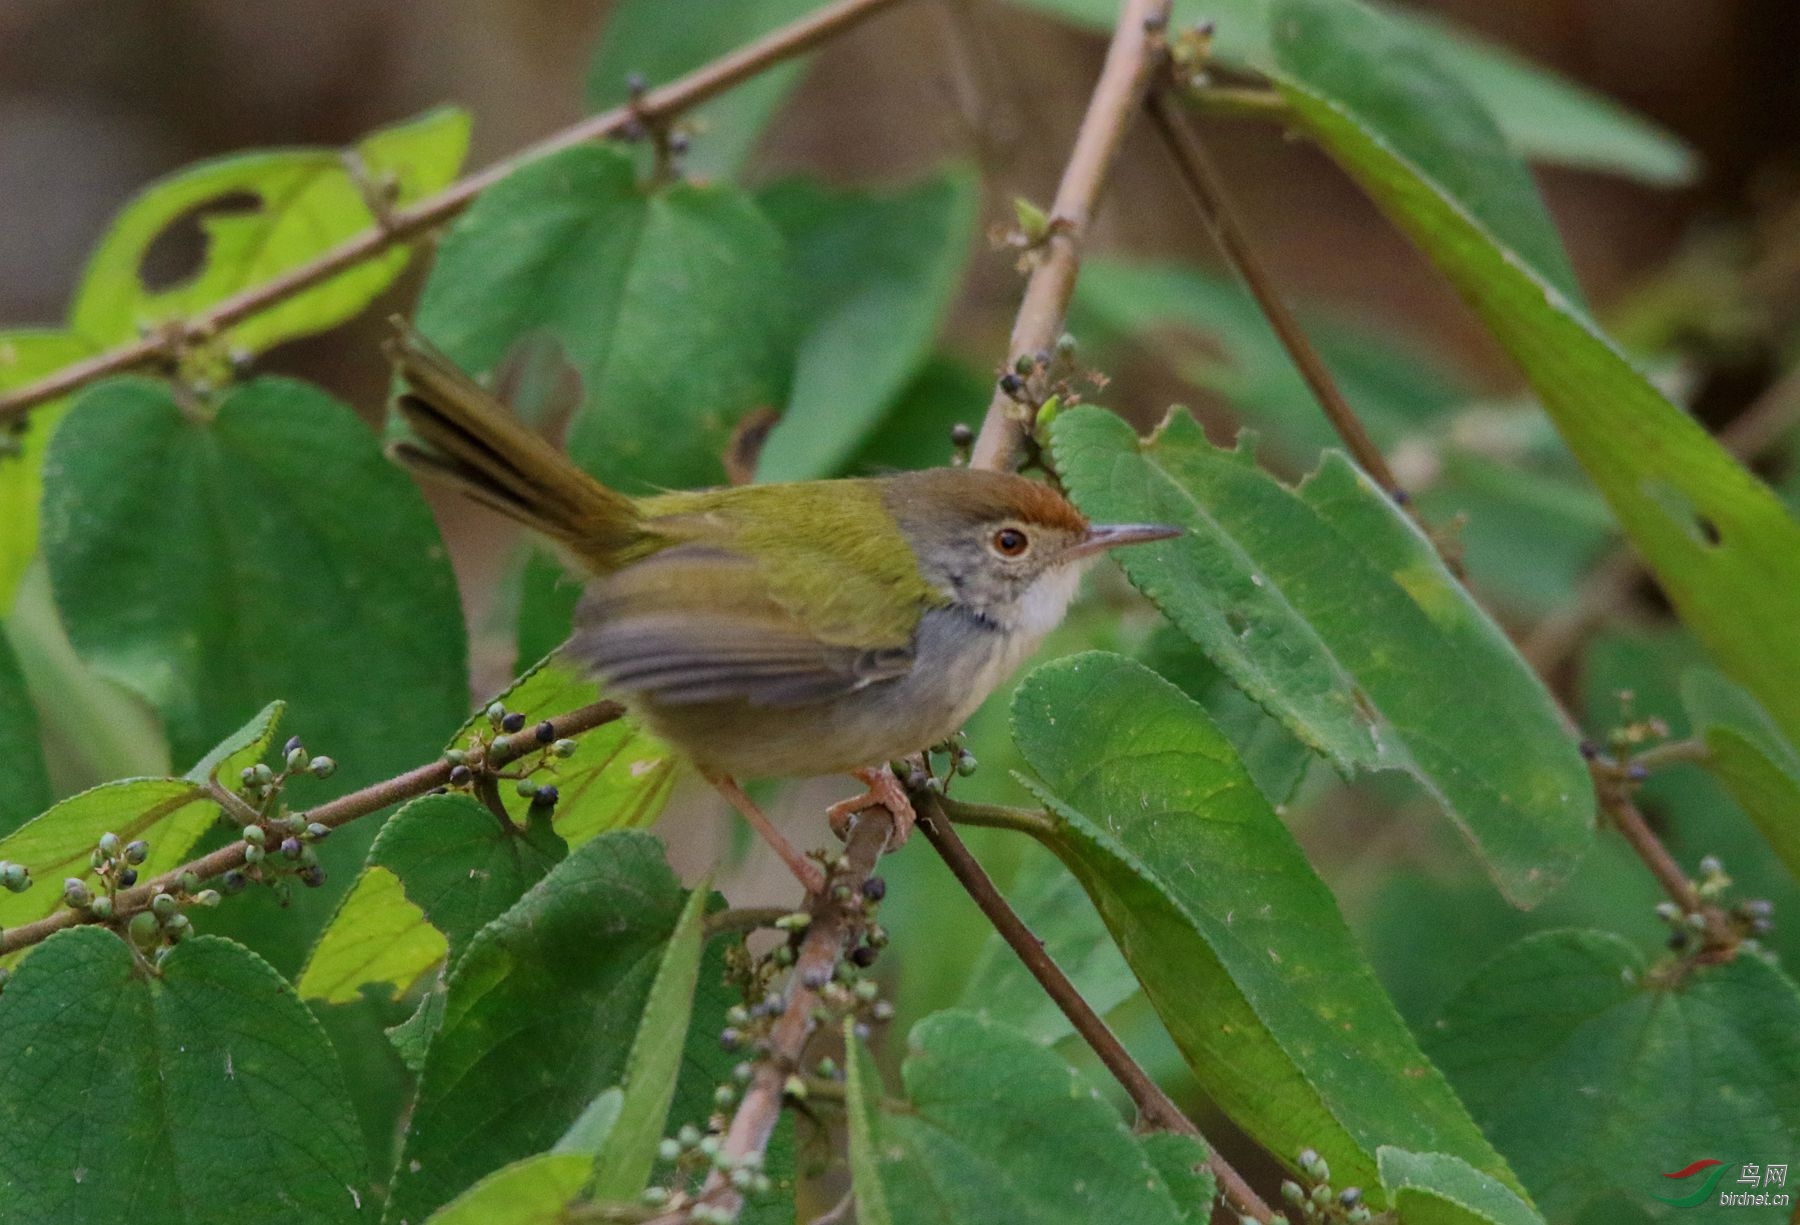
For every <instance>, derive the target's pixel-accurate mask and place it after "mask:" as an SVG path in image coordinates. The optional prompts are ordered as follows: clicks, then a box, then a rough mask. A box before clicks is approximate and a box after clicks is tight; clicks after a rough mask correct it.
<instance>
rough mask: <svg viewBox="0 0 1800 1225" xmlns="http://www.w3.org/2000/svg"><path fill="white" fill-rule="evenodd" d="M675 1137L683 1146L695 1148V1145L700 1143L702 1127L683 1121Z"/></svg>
mask: <svg viewBox="0 0 1800 1225" xmlns="http://www.w3.org/2000/svg"><path fill="white" fill-rule="evenodd" d="M675 1139H676V1140H677V1141H679V1142H680V1144H681V1147H682V1148H693V1147H694V1145H696V1144H698V1143H700V1129H699V1128H698V1127H695V1126H694V1125H693V1124H692V1123H683V1124H682V1125H681V1130H680V1131H678V1132H676V1133H675Z"/></svg>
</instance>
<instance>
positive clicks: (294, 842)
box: [281, 838, 300, 859]
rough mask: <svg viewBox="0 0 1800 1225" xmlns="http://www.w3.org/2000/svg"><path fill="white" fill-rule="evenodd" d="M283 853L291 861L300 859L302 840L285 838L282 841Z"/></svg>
mask: <svg viewBox="0 0 1800 1225" xmlns="http://www.w3.org/2000/svg"><path fill="white" fill-rule="evenodd" d="M281 853H282V854H283V855H286V856H287V857H288V858H289V859H298V858H300V839H298V838H283V839H282V840H281Z"/></svg>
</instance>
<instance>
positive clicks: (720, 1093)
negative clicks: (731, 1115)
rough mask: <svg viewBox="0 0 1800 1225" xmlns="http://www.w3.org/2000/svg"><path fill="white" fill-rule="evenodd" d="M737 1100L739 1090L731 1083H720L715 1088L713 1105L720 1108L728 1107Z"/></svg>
mask: <svg viewBox="0 0 1800 1225" xmlns="http://www.w3.org/2000/svg"><path fill="white" fill-rule="evenodd" d="M735 1101H737V1090H736V1089H733V1088H732V1087H731V1086H730V1085H720V1086H719V1087H718V1088H717V1089H714V1090H713V1105H715V1106H717V1107H718V1108H719V1109H721V1110H724V1109H727V1108H729V1107H730V1105H731V1104H732V1103H733V1102H735Z"/></svg>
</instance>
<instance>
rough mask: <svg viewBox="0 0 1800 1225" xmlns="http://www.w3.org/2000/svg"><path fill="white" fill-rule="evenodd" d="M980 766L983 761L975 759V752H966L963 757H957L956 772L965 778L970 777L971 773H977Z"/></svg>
mask: <svg viewBox="0 0 1800 1225" xmlns="http://www.w3.org/2000/svg"><path fill="white" fill-rule="evenodd" d="M980 768H981V763H980V762H978V761H976V760H975V754H973V753H964V754H963V755H962V756H961V757H958V758H957V759H956V772H957V773H958V774H960V775H962V776H963V777H964V778H967V777H969V775H971V774H973V773H975V771H976V770H978V769H980Z"/></svg>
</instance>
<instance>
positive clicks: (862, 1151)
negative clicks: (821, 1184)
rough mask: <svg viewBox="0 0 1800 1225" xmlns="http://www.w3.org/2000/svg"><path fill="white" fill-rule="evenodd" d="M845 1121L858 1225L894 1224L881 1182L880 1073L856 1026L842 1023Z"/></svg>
mask: <svg viewBox="0 0 1800 1225" xmlns="http://www.w3.org/2000/svg"><path fill="white" fill-rule="evenodd" d="M844 1064H845V1068H844V1118H845V1123H846V1124H847V1130H848V1131H849V1133H850V1134H849V1144H848V1147H849V1153H850V1184H851V1186H852V1187H853V1188H854V1189H855V1192H856V1219H857V1221H858V1223H859V1225H894V1212H893V1209H892V1208H890V1207H889V1206H888V1202H887V1188H886V1187H885V1186H883V1185H882V1181H881V1135H880V1130H881V1120H880V1114H879V1111H880V1109H881V1098H882V1088H881V1073H880V1071H878V1070H877V1069H876V1067H875V1060H874V1059H872V1058H870V1056H869V1048H868V1047H867V1046H865V1045H864V1044H863V1043H861V1042H859V1041H857V1038H856V1023H855V1022H854V1021H852V1020H850V1019H849V1018H846V1019H845V1020H844Z"/></svg>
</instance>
